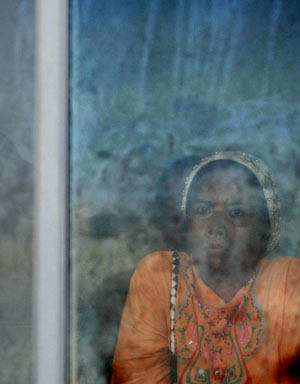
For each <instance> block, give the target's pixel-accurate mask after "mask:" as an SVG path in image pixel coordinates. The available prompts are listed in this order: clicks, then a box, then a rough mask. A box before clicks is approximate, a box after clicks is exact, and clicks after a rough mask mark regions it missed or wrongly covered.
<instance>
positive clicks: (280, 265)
mask: <svg viewBox="0 0 300 384" xmlns="http://www.w3.org/2000/svg"><path fill="white" fill-rule="evenodd" d="M260 270H261V272H266V273H267V272H269V273H272V274H277V275H278V277H279V278H280V277H281V278H282V277H284V276H286V273H288V274H289V275H291V274H299V276H300V258H298V257H294V256H276V257H273V258H270V259H264V260H262V262H261V264H260Z"/></svg>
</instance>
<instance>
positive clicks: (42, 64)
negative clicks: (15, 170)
mask: <svg viewBox="0 0 300 384" xmlns="http://www.w3.org/2000/svg"><path fill="white" fill-rule="evenodd" d="M35 4H36V60H35V63H36V86H35V87H36V90H35V96H36V97H35V109H36V128H35V148H36V150H35V223H34V253H35V254H34V284H33V298H34V313H33V316H34V324H33V338H34V351H33V353H34V355H33V376H34V383H35V384H53V383H55V384H65V383H66V382H67V375H68V368H67V365H68V342H67V341H68V336H67V335H68V321H67V319H68V312H69V311H68V272H69V271H68V261H67V260H68V180H69V170H68V156H69V153H68V111H69V105H68V65H69V63H68V62H69V60H68V52H69V36H68V35H69V32H68V29H69V4H68V0H51V1H49V0H36V3H35Z"/></svg>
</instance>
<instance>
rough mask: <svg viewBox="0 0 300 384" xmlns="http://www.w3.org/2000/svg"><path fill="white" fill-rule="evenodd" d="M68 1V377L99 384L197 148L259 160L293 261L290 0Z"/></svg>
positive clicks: (296, 139) (295, 77) (294, 105)
mask: <svg viewBox="0 0 300 384" xmlns="http://www.w3.org/2000/svg"><path fill="white" fill-rule="evenodd" d="M70 5H71V7H70V15H71V31H70V32H71V33H70V36H71V43H70V44H71V45H70V48H71V53H70V64H71V72H70V85H71V86H70V103H71V104H70V107H71V114H70V116H71V123H70V135H71V159H70V161H71V163H70V164H71V184H70V186H71V196H70V202H71V252H70V263H71V317H70V324H71V331H70V341H71V344H70V345H71V372H70V377H71V382H72V383H74V384H75V383H82V384H83V383H85V384H86V383H88V384H94V383H106V382H109V378H110V374H111V361H112V356H113V352H114V348H115V344H116V339H117V335H118V326H119V321H120V317H121V313H122V310H123V305H124V302H125V298H126V293H127V288H128V284H129V279H130V276H131V274H132V272H133V270H134V268H135V266H136V265H137V263H138V262H139V261H140V260H141V259H142V258H143V257H144V256H145V255H147V254H148V253H150V252H153V251H157V250H168V249H170V248H172V247H177V243H178V242H179V239H178V236H176V230H177V229H176V223H178V221H180V218H179V216H180V212H179V211H180V199H181V191H182V189H183V179H184V175H185V171H186V169H187V168H188V167H191V166H192V165H193V164H195V163H197V161H199V158H200V157H203V156H206V155H210V154H212V153H214V152H215V151H225V150H238V151H244V152H247V153H249V154H251V155H254V156H257V157H258V158H260V159H262V160H263V161H265V163H266V164H267V165H268V167H269V168H270V170H271V172H272V174H273V175H274V177H275V180H276V182H277V184H278V187H279V191H280V195H281V197H282V213H283V222H282V229H281V239H280V244H279V247H278V249H277V254H278V255H291V256H298V254H299V252H298V249H299V245H300V235H299V230H298V229H299V193H298V190H299V185H300V184H299V177H300V167H299V148H300V130H299V123H300V107H299V101H300V93H299V75H300V66H299V63H300V45H299V44H300V20H299V17H297V15H299V14H300V2H299V1H297V0H292V1H288V2H287V1H283V0H275V1H271V0H248V1H234V0H228V1H218V0H210V1H208V0H204V1H197V0H136V1H123V0H101V1H97V2H95V1H92V0H80V1H79V0H71V2H70ZM182 158H185V160H184V164H183V166H182V167H181V166H180V161H179V163H177V168H176V166H175V168H176V169H177V170H178V173H175V174H173V175H170V172H171V173H172V171H171V170H172V169H173V168H169V167H170V166H171V164H174V162H175V161H177V160H180V159H182ZM170 169H171V170H170ZM168 170H169V171H168ZM168 172H169V173H168ZM166 185H167V187H166ZM163 186H164V187H166V188H168V191H167V193H168V199H167V201H168V203H170V207H166V206H164V208H165V210H166V211H168V214H169V215H171V218H170V217H169V218H168V219H166V218H165V217H163V212H162V209H163V208H162V207H161V206H159V201H160V200H159V199H160V196H161V193H162V187H163ZM166 204H167V203H166ZM170 212H171V213H170ZM164 220H165V221H164ZM168 220H169V221H168Z"/></svg>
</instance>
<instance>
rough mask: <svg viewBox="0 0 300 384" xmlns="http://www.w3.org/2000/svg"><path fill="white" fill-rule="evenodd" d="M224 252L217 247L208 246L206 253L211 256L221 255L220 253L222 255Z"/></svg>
mask: <svg viewBox="0 0 300 384" xmlns="http://www.w3.org/2000/svg"><path fill="white" fill-rule="evenodd" d="M224 251H225V250H224V248H222V247H220V246H218V245H210V246H209V247H208V252H209V253H210V254H212V255H221V254H222V253H224Z"/></svg>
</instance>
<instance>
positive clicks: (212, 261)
mask: <svg viewBox="0 0 300 384" xmlns="http://www.w3.org/2000/svg"><path fill="white" fill-rule="evenodd" d="M206 261H207V265H208V267H209V268H210V269H211V270H213V271H215V272H225V271H226V270H227V265H228V256H227V254H225V253H220V254H213V253H208V254H207V257H206Z"/></svg>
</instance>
